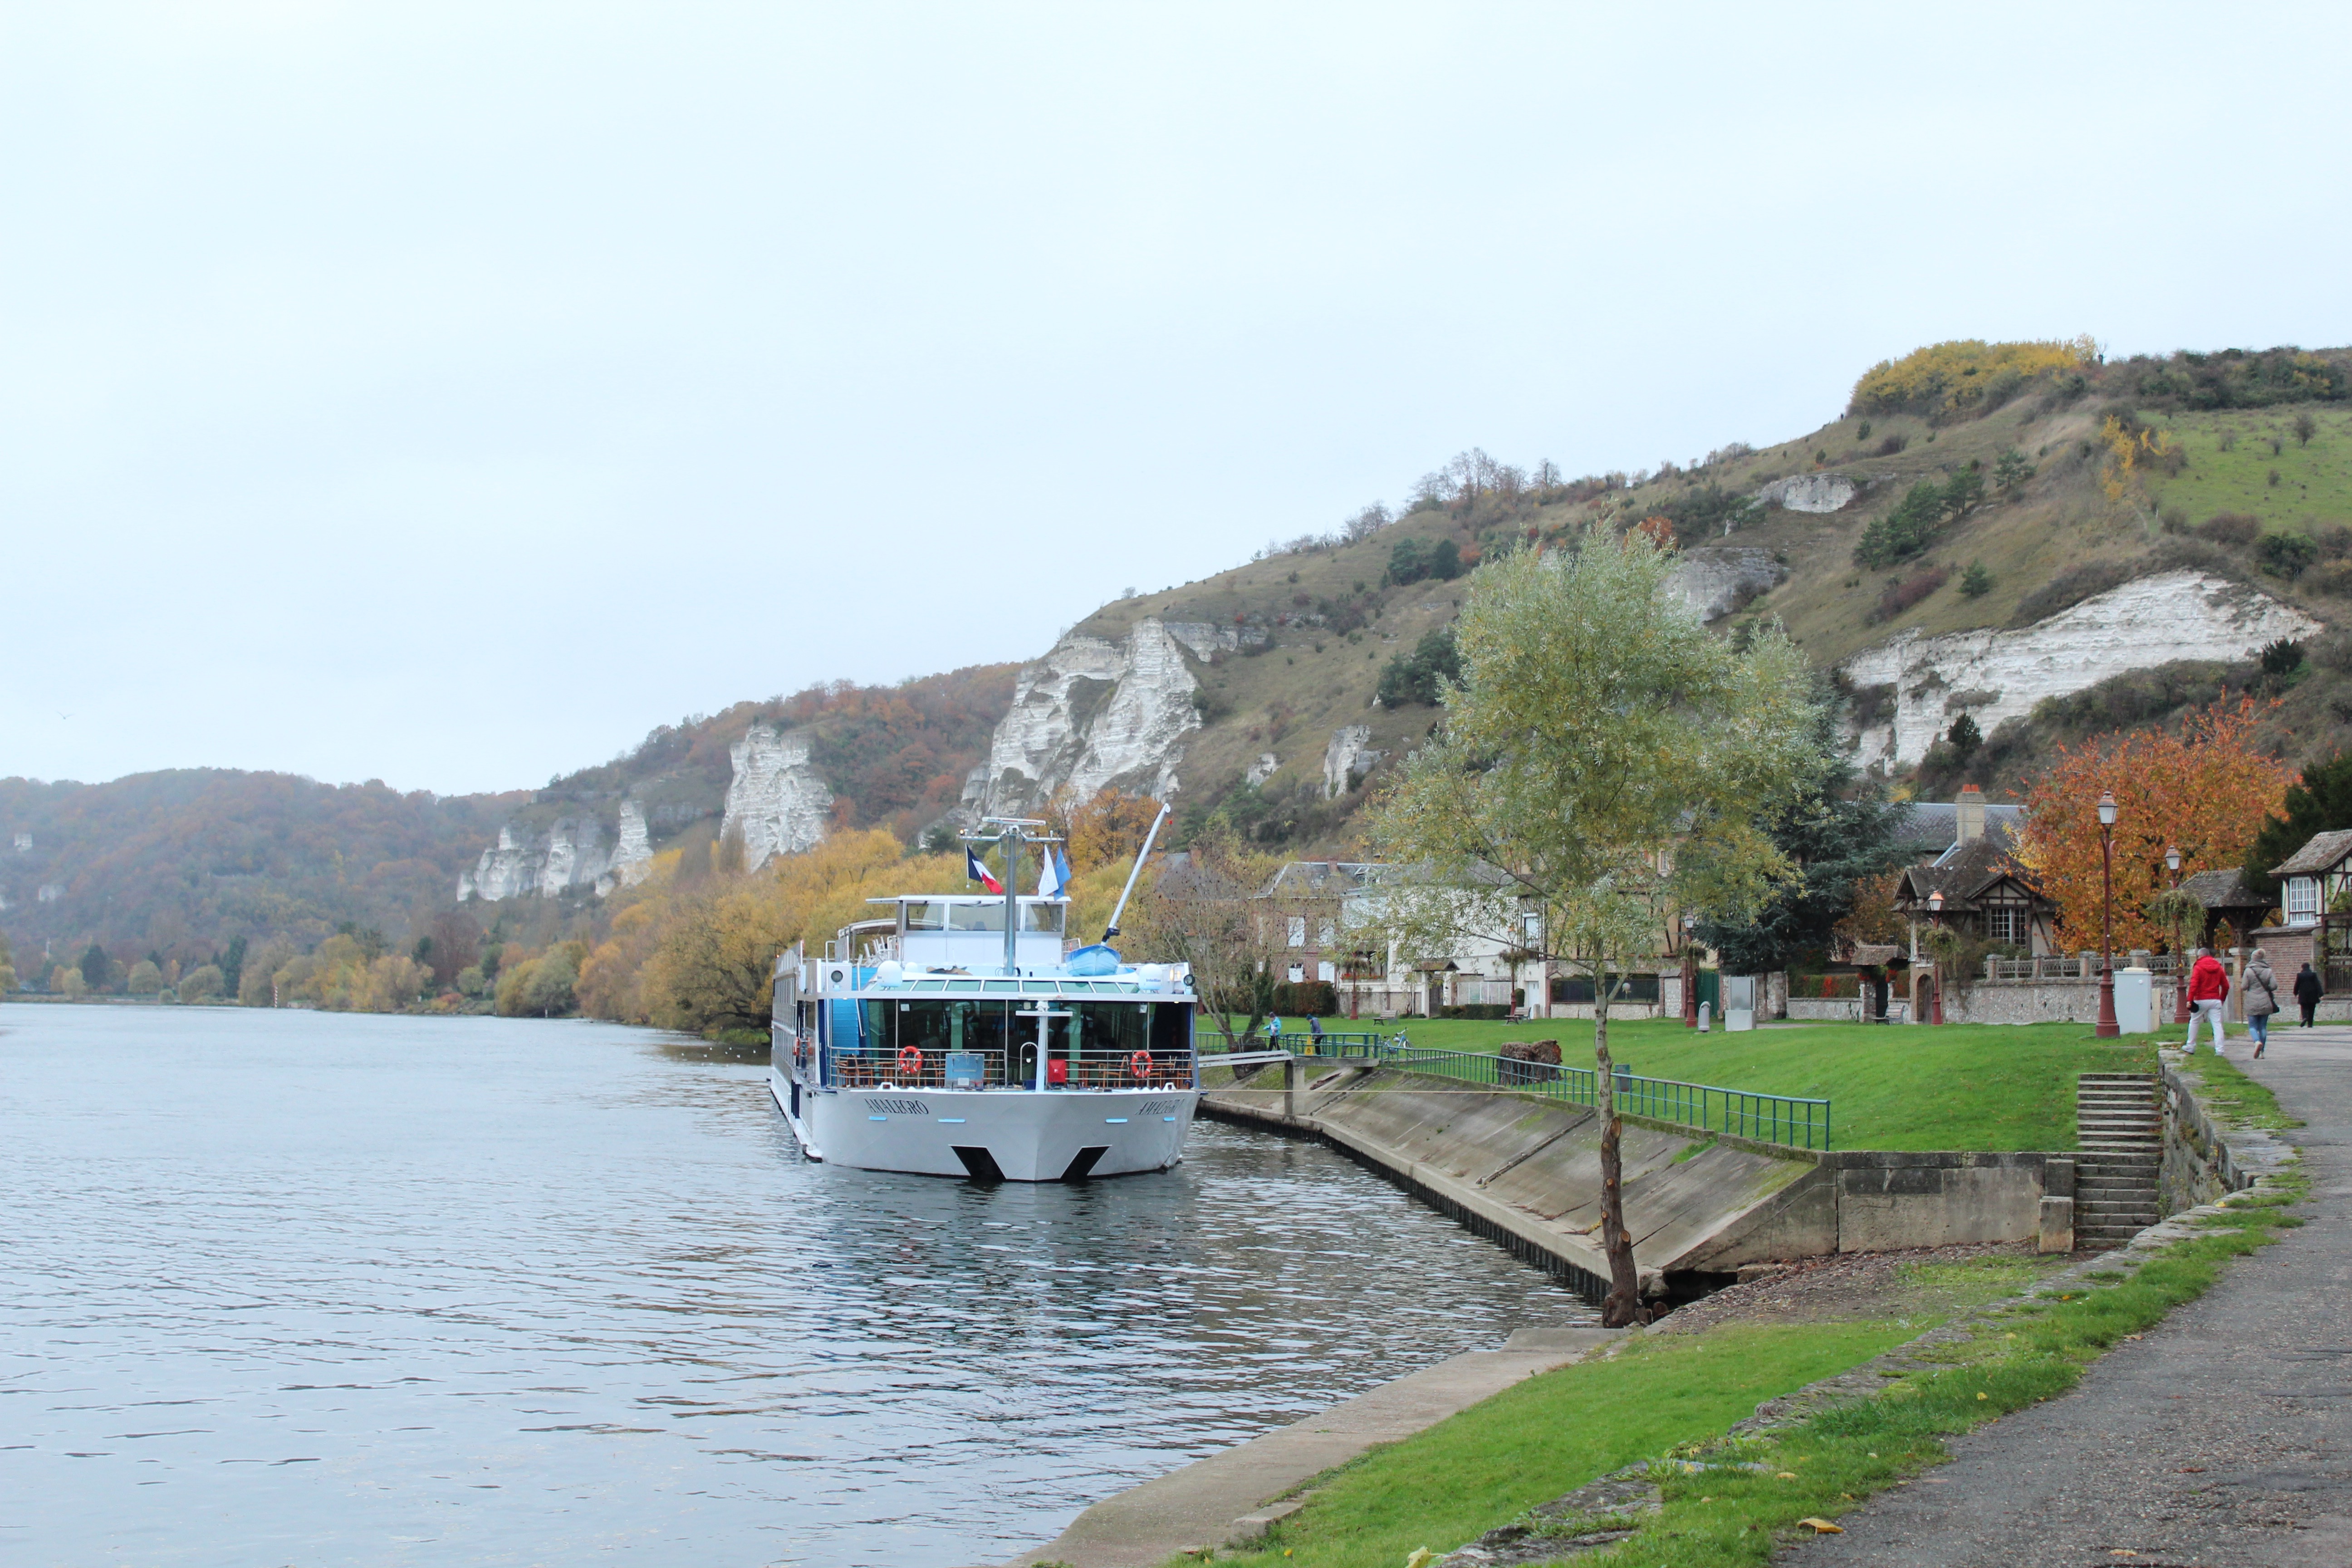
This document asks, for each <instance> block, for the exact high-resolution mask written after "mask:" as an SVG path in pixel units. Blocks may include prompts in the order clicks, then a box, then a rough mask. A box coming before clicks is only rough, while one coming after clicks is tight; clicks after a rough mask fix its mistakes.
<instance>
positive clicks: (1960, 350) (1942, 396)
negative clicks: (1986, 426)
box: [1846, 338, 2098, 419]
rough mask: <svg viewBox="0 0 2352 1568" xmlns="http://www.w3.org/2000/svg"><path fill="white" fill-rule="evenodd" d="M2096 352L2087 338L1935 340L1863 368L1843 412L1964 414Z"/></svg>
mask: <svg viewBox="0 0 2352 1568" xmlns="http://www.w3.org/2000/svg"><path fill="white" fill-rule="evenodd" d="M2097 353H2098V351H2097V347H2096V345H2095V344H2094V343H2092V342H2091V341H2090V340H2089V339H2087V338H2078V339H2076V340H2075V341H2074V342H2065V343H2062V342H2021V343H1989V342H1984V341H1983V340H1982V339H1979V338H1969V339H1962V340H1958V341H1955V342H1942V343H1933V344H1930V345H1929V346H1927V348H1923V349H1916V350H1914V351H1913V352H1912V353H1908V354H1906V355H1904V356H1903V357H1902V358H1901V359H1899V360H1885V361H1882V362H1881V363H1877V364H1874V365H1873V366H1871V368H1870V369H1869V370H1867V371H1865V372H1864V373H1863V376H1862V379H1861V380H1859V381H1857V382H1855V383H1854V385H1853V399H1852V400H1851V401H1850V402H1849V403H1848V405H1847V407H1846V412H1847V413H1849V414H1917V415H1923V416H1927V417H1928V418H1931V419H1932V418H1945V417H1954V416H1957V417H1962V418H1966V417H1969V416H1973V415H1978V414H1983V413H1988V412H1990V410H1991V409H1994V408H1997V407H1999V406H2000V405H2001V404H2002V403H2005V402H2007V401H2009V399H2011V398H2012V397H2014V396H2015V395H2017V394H2018V393H2020V392H2021V391H2023V390H2024V389H2025V388H2026V387H2027V386H2028V385H2029V384H2032V383H2033V382H2035V381H2037V380H2041V379H2045V378H2051V377H2055V376H2059V375H2063V374H2067V373H2070V372H2074V371H2076V370H2078V369H2079V368H2080V367H2082V366H2084V365H2085V364H2088V363H2092V362H2093V361H2095V359H2096V357H2097Z"/></svg>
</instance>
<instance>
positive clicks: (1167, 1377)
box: [0, 1005, 1590, 1568]
mask: <svg viewBox="0 0 2352 1568" xmlns="http://www.w3.org/2000/svg"><path fill="white" fill-rule="evenodd" d="M766 1073H767V1068H766V1066H765V1064H764V1060H763V1059H762V1060H760V1061H754V1060H752V1059H751V1057H750V1054H749V1053H729V1052H727V1051H725V1050H723V1049H720V1048H718V1047H703V1046H701V1045H699V1044H697V1043H693V1042H687V1041H681V1040H677V1039H672V1038H669V1037H663V1036H659V1035H655V1034H651V1033H648V1032H646V1031H642V1030H634V1029H625V1028H619V1027H615V1026H604V1025H597V1024H585V1023H530V1022H522V1021H509V1020H499V1019H488V1018H458V1019H422V1018H384V1017H365V1016H360V1017H354V1016H335V1015H330V1014H314V1013H293V1012H286V1013H269V1012H248V1011H244V1010H240V1009H233V1008H221V1009H186V1010H181V1009H163V1008H152V1007H113V1006H93V1005H82V1006H57V1005H8V1006H5V1007H0V1205H5V1213H0V1561H5V1562H6V1563H11V1564H22V1565H25V1568H36V1565H38V1568H49V1565H52V1564H55V1565H71V1568H84V1565H87V1564H101V1563H102V1564H141V1565H144V1564H150V1563H175V1564H176V1563H189V1564H213V1563H217V1564H224V1565H227V1564H235V1565H236V1568H254V1565H262V1568H276V1565H278V1564H294V1565H298V1568H329V1565H340V1564H374V1563H416V1564H427V1563H429V1564H436V1565H438V1564H448V1563H467V1564H472V1563H549V1564H571V1563H583V1562H588V1561H592V1560H593V1561H611V1560H614V1559H615V1558H631V1559H635V1560H637V1561H643V1562H647V1563H693V1564H696V1565H697V1568H738V1565H741V1568H756V1565H761V1564H770V1563H807V1564H813V1565H822V1568H831V1565H834V1564H845V1565H853V1564H854V1565H865V1564H874V1565H877V1568H879V1565H886V1564H887V1565H891V1568H957V1565H961V1564H968V1563H987V1562H992V1561H997V1560H1001V1559H1002V1558H1003V1557H1005V1556H1008V1555H1010V1554H1011V1553H1013V1552H1016V1551H1018V1550H1020V1549H1022V1548H1024V1547H1025V1546H1028V1545H1031V1544H1034V1543H1035V1542H1040V1541H1043V1540H1045V1539H1046V1538H1048V1537H1050V1536H1052V1535H1053V1534H1054V1533H1055V1532H1056V1531H1058V1530H1059V1529H1060V1528H1061V1527H1062V1525H1063V1524H1064V1523H1065V1522H1066V1521H1067V1520H1068V1519H1069V1518H1070V1517H1071V1516H1072V1515H1073V1514H1075V1513H1076V1511H1077V1510H1079V1509H1080V1508H1082V1507H1083V1506H1085V1504H1086V1503H1087V1502H1088V1501H1090V1500H1093V1499H1095V1498H1097V1497H1099V1496H1101V1495H1103V1494H1105V1493H1107V1492H1109V1491H1112V1490H1116V1489H1118V1488H1119V1487H1120V1486H1122V1485H1125V1484H1128V1483H1130V1482H1132V1481H1134V1480H1138V1479H1143V1478H1146V1477H1149V1476H1152V1475H1156V1474H1159V1473H1160V1472H1162V1471H1164V1470H1167V1469H1169V1468H1173V1467H1174V1466H1175V1465H1177V1464H1179V1463H1181V1462H1182V1461H1184V1460H1185V1459H1187V1458H1193V1457H1196V1456H1198V1455H1201V1454H1203V1453H1207V1452H1210V1451H1212V1450H1213V1449H1215V1448H1218V1447H1223V1446H1224V1445H1225V1444H1228V1443H1231V1442H1233V1441H1234V1440H1236V1439H1238V1438H1241V1437H1244V1436H1249V1435H1250V1434H1252V1433H1255V1432H1258V1431H1261V1430H1264V1429H1265V1427H1267V1426H1272V1425H1275V1424H1277V1423H1280V1422H1282V1421H1285V1420H1286V1419H1290V1418H1292V1417H1294V1416H1296V1415H1298V1414H1300V1413H1302V1412H1305V1411H1307V1410H1310V1409H1313V1408H1315V1407H1317V1406H1318V1405H1323V1404H1326V1403H1328V1402H1329V1401H1331V1400H1333V1399H1336V1398H1339V1397H1343V1396H1345V1395H1347V1394H1352V1393H1356V1392H1358V1391H1360V1390H1361V1389H1363V1388H1366V1387H1368V1386H1370V1384H1375V1383H1378V1382H1381V1381H1382V1380H1384V1379H1386V1378H1389V1377H1392V1376H1395V1375H1397V1374H1398V1373H1402V1372H1405V1371H1408V1370H1410V1369H1412V1368H1413V1367H1416V1366H1420V1365H1424V1364H1426V1363H1430V1362H1433V1361H1435V1360H1437V1359H1439V1358H1441V1357H1443V1356H1445V1355H1448V1354H1451V1353H1453V1352H1455V1351H1459V1350H1464V1349H1472V1348H1482V1347H1487V1346H1492V1345H1495V1344H1496V1343H1498V1342H1500V1341H1501V1339H1502V1338H1503V1336H1504V1335H1505V1334H1506V1333H1507V1332H1508V1331H1510V1330H1511V1329H1512V1328H1513V1327H1515V1326H1517V1325H1519V1324H1522V1323H1556V1322H1564V1321H1590V1320H1589V1313H1588V1312H1587V1310H1586V1309H1585V1308H1584V1306H1583V1304H1582V1303H1581V1302H1580V1301H1579V1300H1577V1299H1576V1298H1574V1297H1573V1296H1571V1295H1570V1294H1568V1293H1567V1292H1566V1291H1565V1290H1563V1289H1560V1288H1559V1287H1558V1286H1556V1285H1554V1284H1553V1283H1552V1282H1550V1281H1549V1279H1546V1278H1545V1277H1544V1276H1543V1275H1541V1274H1538V1273H1537V1272H1535V1271H1534V1270H1532V1269H1529V1268H1526V1267H1525V1266H1523V1265H1520V1264H1518V1263H1517V1262H1515V1261H1513V1260H1512V1259H1510V1258H1507V1257H1506V1256H1505V1255H1503V1254H1502V1253H1501V1252H1500V1251H1499V1250H1498V1249H1496V1248H1495V1247H1491V1246H1489V1245H1488V1244H1486V1243H1485V1242H1482V1241H1479V1240H1477V1239H1476V1238H1475V1237H1470V1236H1467V1235H1465V1233H1464V1232H1462V1231H1461V1230H1459V1229H1457V1228H1456V1227H1455V1226H1454V1225H1453V1224H1452V1223H1450V1222H1449V1221H1446V1220H1444V1219H1443V1218H1441V1217H1440V1216H1438V1215H1433V1214H1432V1213H1430V1212H1429V1211H1427V1210H1425V1209H1423V1208H1421V1207H1419V1206H1417V1205H1413V1204H1412V1203H1411V1202H1410V1201H1408V1200H1407V1199H1406V1198H1404V1197H1403V1196H1402V1194H1399V1193H1398V1192H1397V1191H1396V1190H1395V1189H1393V1188H1391V1187H1390V1186H1389V1185H1387V1184H1384V1183H1382V1182H1381V1181H1378V1180H1376V1179H1375V1178H1373V1177H1371V1176H1369V1175H1367V1174H1365V1173H1362V1172H1361V1171H1359V1170H1358V1169H1356V1168H1355V1167H1354V1166H1352V1165H1350V1164H1349V1163H1346V1162H1345V1161H1342V1160H1340V1159H1339V1158H1338V1157H1337V1156H1335V1155H1333V1154H1331V1153H1329V1152H1328V1151H1325V1150H1322V1149H1319V1148H1316V1147H1313V1146H1310V1145H1307V1144H1302V1143H1296V1142H1287V1141H1285V1140H1279V1139H1276V1138H1272V1137H1269V1136H1266V1135H1264V1134H1257V1133H1250V1132H1244V1131H1236V1130H1234V1129H1230V1128H1225V1127H1221V1126H1218V1125H1216V1124H1214V1123H1203V1124H1202V1126H1200V1127H1199V1128H1198V1129H1197V1130H1196V1131H1195V1132H1194V1135H1193V1141H1192V1152H1191V1158H1190V1160H1189V1162H1188V1163H1186V1164H1185V1165H1183V1166H1182V1167H1181V1168H1180V1169H1179V1170H1178V1171H1176V1172H1174V1173H1170V1174H1166V1175H1150V1176H1132V1177H1128V1178H1125V1179H1123V1180H1118V1181H1111V1182H1101V1183H1096V1184H1089V1185H1083V1186H1073V1187H1063V1186H1058V1185H1056V1186H1011V1185H1008V1186H1002V1187H996V1188H992V1189H983V1188H979V1187H974V1186H971V1185H969V1184H963V1183H953V1182H943V1181H935V1180H927V1179H924V1178H920V1177H898V1176H882V1175H874V1174H870V1173H864V1172H858V1171H849V1170H840V1169H835V1168H834V1167H832V1166H826V1165H814V1164H810V1163H807V1162H805V1161H803V1159H801V1158H800V1156H799V1154H798V1152H796V1149H795V1147H794V1145H793V1141H792V1137H791V1134H790V1133H789V1132H788V1131H786V1130H785V1128H784V1127H783V1124H782V1119H781V1118H780V1117H778V1116H777V1115H776V1114H775V1112H774V1110H773V1109H772V1105H771V1103H770V1101H769V1099H768V1093H767V1088H766Z"/></svg>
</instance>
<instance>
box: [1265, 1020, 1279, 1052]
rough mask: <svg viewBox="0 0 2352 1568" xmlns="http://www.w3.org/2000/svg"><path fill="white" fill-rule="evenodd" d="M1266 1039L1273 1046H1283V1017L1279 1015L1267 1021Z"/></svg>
mask: <svg viewBox="0 0 2352 1568" xmlns="http://www.w3.org/2000/svg"><path fill="white" fill-rule="evenodd" d="M1265 1037H1266V1039H1267V1041H1268V1042H1269V1043H1271V1044H1273V1045H1276V1046H1279V1045H1281V1044H1282V1015H1281V1014H1279V1013H1277V1014H1276V1015H1275V1016H1273V1017H1271V1018H1268V1019H1267V1020H1266V1021H1265Z"/></svg>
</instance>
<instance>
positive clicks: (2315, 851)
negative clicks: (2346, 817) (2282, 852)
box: [2271, 828, 2352, 877]
mask: <svg viewBox="0 0 2352 1568" xmlns="http://www.w3.org/2000/svg"><path fill="white" fill-rule="evenodd" d="M2347 855H2352V828H2347V829H2346V830H2345V831H2343V832H2341V833H2315V834H2314V835H2312V837H2311V842H2309V843H2308V844H2305V846H2304V847H2302V848H2300V849H2298V850H2296V851H2295V852H2294V854H2292V855H2290V856H2288V857H2287V858H2285V859H2284V860H2282V861H2280V862H2279V863H2278V866H2277V868H2275V869H2274V870H2273V871H2272V873H2271V875H2272V876H2273V877H2311V876H2316V875H2318V874H2319V873H2320V872H2323V871H2329V870H2333V869H2334V868H2336V865H2337V864H2338V863H2339V862H2341V861H2342V860H2343V858H2345V857H2346V856H2347Z"/></svg>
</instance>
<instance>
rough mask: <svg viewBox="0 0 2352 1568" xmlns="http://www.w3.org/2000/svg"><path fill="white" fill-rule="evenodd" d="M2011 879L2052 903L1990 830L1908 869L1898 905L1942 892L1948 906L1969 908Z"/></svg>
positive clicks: (2039, 899)
mask: <svg viewBox="0 0 2352 1568" xmlns="http://www.w3.org/2000/svg"><path fill="white" fill-rule="evenodd" d="M2011 878H2013V879H2016V880H2017V882H2018V883H2019V884H2020V885H2021V886H2022V887H2024V888H2025V889H2026V890H2027V891H2029V892H2031V893H2032V896H2033V900H2034V901H2035V902H2036V903H2044V904H2046V903H2047V902H2049V900H2047V899H2044V898H2043V897H2042V893H2041V891H2040V890H2039V889H2035V888H2034V886H2033V884H2032V880H2031V879H2029V878H2028V877H2027V876H2026V874H2025V869H2024V868H2023V867H2021V866H2020V865H2018V863H2017V862H2016V861H2015V860H2012V859H2011V858H2010V856H2009V851H2008V850H2007V848H2006V847H2003V846H2001V845H1999V844H1996V843H1994V842H1993V839H1992V836H1991V833H1990V829H1988V830H1987V833H1986V836H1985V837H1982V838H1976V839H1971V840H1969V842H1968V843H1966V844H1955V845H1953V846H1952V847H1950V848H1948V849H1947V850H1945V851H1944V852H1943V853H1942V854H1941V855H1938V856H1937V857H1936V858H1935V859H1933V860H1931V861H1928V862H1927V864H1925V865H1922V866H1912V867H1909V868H1906V870H1905V871H1904V873H1903V886H1902V889H1900V890H1899V891H1898V892H1897V893H1896V896H1895V904H1896V905H1897V906H1898V907H1913V906H1916V905H1920V904H1925V903H1926V902H1927V900H1928V898H1929V896H1930V895H1932V894H1936V893H1941V894H1943V895H1944V902H1945V904H1946V906H1947V907H1948V908H1958V909H1967V908H1970V907H1972V906H1973V905H1974V904H1975V903H1976V902H1977V900H1979V899H1980V898H1982V897H1983V896H1984V895H1985V894H1987V893H1988V892H1990V891H1991V889H1992V888H1993V887H1994V885H1995V884H1997V883H1999V882H2000V881H2002V880H2003V879H2011Z"/></svg>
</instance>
